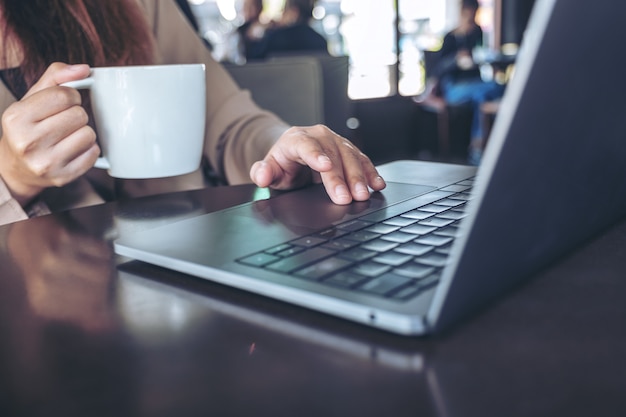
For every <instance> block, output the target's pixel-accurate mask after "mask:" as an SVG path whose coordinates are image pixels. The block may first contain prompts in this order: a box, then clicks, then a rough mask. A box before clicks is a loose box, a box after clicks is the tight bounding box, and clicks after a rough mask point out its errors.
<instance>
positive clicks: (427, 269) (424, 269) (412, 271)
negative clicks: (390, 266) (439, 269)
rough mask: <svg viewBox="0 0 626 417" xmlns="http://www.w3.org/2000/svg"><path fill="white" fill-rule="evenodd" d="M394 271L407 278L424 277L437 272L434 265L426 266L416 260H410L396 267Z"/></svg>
mask: <svg viewBox="0 0 626 417" xmlns="http://www.w3.org/2000/svg"><path fill="white" fill-rule="evenodd" d="M393 272H394V273H396V274H397V275H402V276H404V277H407V278H413V279H422V278H426V277H427V276H428V275H430V274H432V273H433V272H435V268H434V267H432V266H424V265H419V264H416V263H415V262H410V263H408V264H406V265H402V266H400V267H398V268H396V269H394V270H393Z"/></svg>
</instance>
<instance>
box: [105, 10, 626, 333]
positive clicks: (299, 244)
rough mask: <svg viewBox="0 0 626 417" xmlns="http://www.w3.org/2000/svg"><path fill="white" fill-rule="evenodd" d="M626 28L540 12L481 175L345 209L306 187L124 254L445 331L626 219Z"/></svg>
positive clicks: (610, 20)
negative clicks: (625, 48) (624, 50)
mask: <svg viewBox="0 0 626 417" xmlns="http://www.w3.org/2000/svg"><path fill="white" fill-rule="evenodd" d="M623 16H626V3H620V2H614V1H612V0H598V1H595V2H592V3H590V2H584V1H582V0H575V1H573V0H538V1H537V3H536V4H535V7H534V10H533V13H532V16H531V19H530V22H529V25H528V28H527V31H526V34H525V38H524V42H523V45H522V48H521V50H520V52H519V56H518V61H517V64H516V72H515V75H514V77H513V79H512V81H511V82H510V84H509V86H508V87H507V91H506V93H505V97H504V98H503V101H502V104H501V108H500V111H499V113H498V118H497V120H496V123H495V125H494V127H493V130H492V134H491V137H490V140H489V145H488V148H487V151H486V153H485V155H484V157H483V161H482V163H481V166H480V168H479V169H478V171H477V172H474V171H473V168H469V167H463V166H458V167H456V168H454V167H452V166H450V165H447V164H433V166H432V169H431V170H429V172H427V173H426V175H423V176H422V175H420V172H418V171H415V172H412V173H411V172H408V173H407V175H406V181H404V180H403V181H401V182H390V183H389V184H388V187H387V189H386V190H384V191H383V192H379V193H373V195H372V197H371V199H370V201H367V202H359V203H353V204H352V205H349V206H336V205H333V204H332V203H331V202H330V200H329V199H328V197H327V196H326V195H325V194H324V191H323V189H322V188H321V187H319V186H313V187H309V188H307V189H303V190H298V191H294V192H290V193H285V194H283V195H280V196H278V197H276V198H272V199H269V200H262V201H256V202H253V203H249V204H244V205H240V206H236V207H233V208H231V209H227V210H224V211H220V212H216V213H210V214H206V215H201V216H198V217H195V218H191V219H187V220H182V221H179V222H176V223H172V224H169V225H165V226H160V227H157V228H154V229H151V230H146V231H142V232H137V233H136V234H130V235H129V236H125V237H122V238H121V239H119V240H117V241H116V242H115V250H116V252H117V253H118V254H121V255H124V256H129V257H132V258H135V259H138V260H141V261H145V262H149V263H153V264H156V265H160V266H163V267H166V268H170V269H174V270H177V271H181V272H184V273H187V274H191V275H195V276H198V277H201V278H206V279H209V280H212V281H215V282H218V283H222V284H224V285H229V286H233V287H236V288H239V289H243V290H247V291H251V292H254V293H257V294H262V295H265V296H268V297H273V298H275V299H278V300H282V301H285V302H288V303H292V304H296V305H299V306H303V307H307V308H310V309H314V310H317V311H321V312H324V313H327V314H331V315H335V316H337V317H341V318H344V319H348V320H352V321H355V322H359V323H362V324H366V325H369V326H373V327H376V328H380V329H385V330H388V331H391V332H395V333H399V334H405V335H421V334H426V333H432V332H435V331H438V330H441V329H444V328H447V327H448V326H449V325H451V324H453V323H455V322H458V321H459V320H460V319H463V318H465V317H467V316H468V315H469V314H470V313H471V312H473V311H475V310H476V309H478V308H481V307H483V306H485V305H486V304H487V303H488V302H489V301H492V300H494V299H496V298H497V297H499V296H501V295H502V294H503V293H504V292H505V291H507V290H509V289H511V288H512V287H514V286H515V285H516V284H519V283H520V282H521V281H523V280H524V279H526V278H528V277H529V276H531V275H532V274H533V273H535V272H536V271H538V270H540V269H541V268H544V267H545V266H546V265H548V264H549V263H551V262H553V261H555V260H557V259H558V258H559V257H561V256H563V255H565V254H566V253H567V252H569V251H571V250H572V249H574V248H576V247H577V246H579V245H580V244H582V243H583V242H585V241H586V240H588V239H590V238H591V237H593V236H594V235H597V234H598V233H600V232H601V231H603V230H605V229H606V228H608V227H609V226H610V225H612V224H614V223H615V222H616V221H617V220H618V219H621V218H623V217H624V215H626V100H625V99H624V98H623V94H625V93H626V79H625V78H624V75H623V67H622V62H621V57H620V56H619V52H618V51H620V50H621V42H622V39H626V26H625V25H623V24H622V23H623V22H622V19H623ZM583 28H584V30H583ZM403 164H405V165H406V167H404V168H406V169H407V170H410V169H412V166H413V164H411V163H410V162H404V163H403Z"/></svg>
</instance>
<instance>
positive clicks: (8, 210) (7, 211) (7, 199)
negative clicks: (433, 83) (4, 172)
mask: <svg viewBox="0 0 626 417" xmlns="http://www.w3.org/2000/svg"><path fill="white" fill-rule="evenodd" d="M27 218H28V215H27V214H26V211H24V209H23V208H22V206H21V205H20V203H18V202H17V200H15V199H14V198H13V197H12V196H11V193H10V192H9V189H8V188H7V187H6V185H5V184H4V181H3V180H2V178H0V225H2V224H7V223H13V222H16V221H18V220H25V219H27Z"/></svg>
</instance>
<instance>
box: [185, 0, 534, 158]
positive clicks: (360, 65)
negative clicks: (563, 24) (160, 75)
mask: <svg viewBox="0 0 626 417" xmlns="http://www.w3.org/2000/svg"><path fill="white" fill-rule="evenodd" d="M189 4H190V6H191V7H190V10H191V11H192V12H193V14H194V17H195V18H196V20H197V25H198V32H199V33H200V35H201V36H203V37H204V38H205V39H206V41H207V43H208V44H209V45H210V47H211V48H212V49H213V55H214V57H215V58H216V59H218V60H220V61H222V62H223V63H224V64H225V65H226V67H227V68H228V69H229V70H230V71H231V73H232V74H233V75H234V77H235V79H236V80H237V81H238V82H239V84H240V85H241V86H242V87H244V88H247V89H250V90H251V91H252V95H253V97H254V98H255V99H256V100H257V102H259V103H260V104H261V105H262V106H263V107H265V108H268V109H270V110H273V111H275V112H277V113H278V115H279V116H281V117H283V118H284V119H285V120H286V121H288V122H289V123H290V124H292V125H306V124H312V123H318V122H321V123H324V124H327V125H328V126H329V127H331V128H332V129H333V130H335V131H336V132H338V133H341V134H342V135H344V136H345V137H347V138H348V139H350V140H352V141H353V142H355V143H356V144H357V145H359V146H360V147H361V148H362V149H363V150H364V151H365V153H366V154H367V155H369V156H370V158H371V159H372V160H373V161H374V162H375V163H377V164H380V163H384V162H388V161H392V160H396V159H400V158H402V159H406V158H409V159H423V160H436V161H444V162H453V163H467V147H468V145H469V141H470V129H471V127H470V125H471V119H472V113H473V109H471V108H468V106H467V105H463V103H461V104H460V105H459V104H457V103H446V102H445V100H435V101H434V102H433V101H430V100H427V101H426V102H423V101H421V96H422V95H423V94H424V92H425V89H426V83H427V79H428V77H429V71H432V70H433V67H434V63H435V61H434V58H433V57H434V56H436V53H437V51H438V50H439V49H440V48H441V45H442V41H443V37H444V35H445V33H446V32H447V31H449V30H450V29H451V28H454V27H455V25H456V23H457V22H458V19H459V14H460V2H459V1H457V0H441V1H430V0H411V1H406V0H404V1H403V0H396V1H394V0H385V1H350V0H343V1H342V0H320V1H317V2H316V3H315V8H314V10H313V19H312V20H311V21H310V25H311V26H312V27H313V28H314V29H315V30H316V31H317V32H318V33H320V34H322V35H323V36H324V38H325V39H326V40H327V42H328V52H329V55H330V57H324V59H321V58H319V57H318V63H317V64H321V71H320V72H321V74H319V75H317V77H316V74H315V72H316V71H315V68H312V69H308V70H307V69H305V67H306V64H305V63H304V62H303V60H306V58H308V59H310V60H311V61H312V60H314V58H312V57H311V55H312V54H310V53H309V54H308V57H307V54H306V53H301V52H291V53H289V54H284V53H282V54H280V56H273V57H267V58H264V59H251V60H246V58H245V57H242V56H238V57H233V56H232V54H230V55H229V49H232V48H233V46H232V43H230V42H229V34H230V33H232V31H233V30H234V29H235V28H236V27H237V26H238V25H241V23H242V15H241V9H242V1H238V0H226V1H225V0H190V1H189ZM263 4H264V6H263V7H264V8H263V13H262V15H261V20H265V21H272V20H273V19H277V17H279V15H280V13H281V10H282V9H281V7H282V1H281V0H266V1H264V3H263ZM479 4H480V8H479V11H478V14H477V16H476V21H477V23H478V24H479V25H480V27H481V29H482V30H483V42H482V44H483V46H482V48H481V51H475V52H476V54H475V55H478V54H479V53H480V54H481V56H489V57H490V58H491V59H490V60H489V62H483V61H481V62H479V63H477V65H480V67H481V76H482V77H483V78H484V79H486V80H493V79H497V81H498V82H499V83H501V84H503V85H504V84H506V82H507V78H508V77H510V76H511V74H512V73H513V70H514V60H515V55H516V52H517V50H518V49H519V46H520V44H521V41H522V38H523V34H524V30H525V28H526V24H527V22H528V18H529V16H530V13H531V10H532V7H533V4H534V0H481V1H480V3H479ZM285 55H290V56H285ZM277 61H279V62H277ZM290 65H293V67H291V68H289V66H290ZM313 66H315V65H313ZM272 72H274V74H273V75H272ZM312 73H313V74H312ZM315 78H318V80H316V79H315ZM292 83H293V84H292ZM295 88H297V89H299V90H300V91H301V93H300V94H299V95H298V96H297V97H294V94H291V92H292V91H294V89H295ZM304 96H305V97H308V99H304V98H303V97H304ZM316 102H319V103H320V106H316ZM497 104H498V103H497V100H496V102H491V103H486V105H485V106H483V109H481V113H482V114H481V117H483V118H484V120H485V124H486V126H487V130H488V128H489V126H491V124H492V123H493V121H494V118H495V115H496V113H497ZM487 136H488V132H485V137H487Z"/></svg>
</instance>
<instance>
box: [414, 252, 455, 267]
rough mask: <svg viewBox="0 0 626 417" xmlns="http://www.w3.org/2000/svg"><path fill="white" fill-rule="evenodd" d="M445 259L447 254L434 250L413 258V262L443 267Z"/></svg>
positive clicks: (446, 259)
mask: <svg viewBox="0 0 626 417" xmlns="http://www.w3.org/2000/svg"><path fill="white" fill-rule="evenodd" d="M447 261H448V256H446V255H442V254H440V253H436V252H430V253H428V254H426V255H424V256H420V257H418V258H416V259H414V262H417V263H419V264H422V265H427V266H436V267H444V266H445V265H446V262H447Z"/></svg>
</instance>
